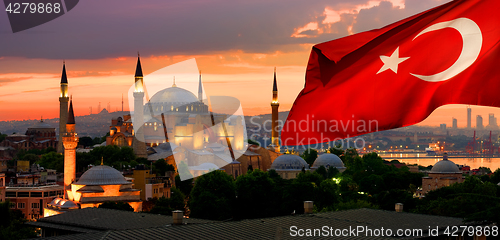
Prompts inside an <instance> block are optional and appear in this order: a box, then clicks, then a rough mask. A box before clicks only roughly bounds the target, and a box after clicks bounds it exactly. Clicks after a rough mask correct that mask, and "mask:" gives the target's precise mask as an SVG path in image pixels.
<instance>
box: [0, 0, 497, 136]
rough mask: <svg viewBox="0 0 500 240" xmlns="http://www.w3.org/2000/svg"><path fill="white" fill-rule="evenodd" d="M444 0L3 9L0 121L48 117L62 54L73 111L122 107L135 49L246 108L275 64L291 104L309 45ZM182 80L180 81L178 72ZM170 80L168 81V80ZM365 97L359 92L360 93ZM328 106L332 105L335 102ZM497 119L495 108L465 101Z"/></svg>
mask: <svg viewBox="0 0 500 240" xmlns="http://www.w3.org/2000/svg"><path fill="white" fill-rule="evenodd" d="M445 2H448V0H391V1H379V0H371V1H366V0H329V1H322V0H321V1H304V0H300V1H299V0H286V1H285V0H280V1H275V0H272V1H269V0H252V1H229V0H214V1H201V0H194V1H165V0H147V1H137V0H106V1H100V0H82V1H80V2H79V4H78V5H77V6H76V7H75V8H74V9H72V10H71V11H69V12H67V13H66V14H65V15H63V16H61V17H59V18H57V19H55V20H53V21H50V22H48V23H45V24H43V25H41V26H38V27H35V28H32V29H29V30H25V31H22V32H18V33H12V31H11V28H10V25H9V20H8V17H7V14H6V12H5V11H0V43H1V44H0V121H5V120H22V119H39V118H40V117H41V116H43V118H55V117H58V114H59V102H58V97H59V81H60V76H61V70H62V62H63V60H65V61H66V67H67V71H68V82H69V93H70V94H71V95H73V99H74V107H75V114H76V115H87V114H89V112H90V107H92V109H93V113H96V111H97V106H98V104H99V102H101V107H102V108H106V107H107V105H108V103H109V104H110V105H111V111H115V110H117V109H121V97H122V94H123V95H124V96H125V102H126V104H125V110H128V104H127V92H128V89H129V88H130V86H131V85H132V84H133V82H134V77H133V75H134V71H135V64H136V60H137V52H138V51H139V52H140V54H141V61H142V66H143V72H144V74H145V81H146V82H147V81H148V79H147V77H148V74H150V73H153V72H155V71H157V70H159V69H162V68H164V67H166V66H169V65H172V64H175V63H179V62H182V61H184V60H189V59H192V58H194V59H195V60H196V63H197V67H198V69H199V70H201V72H202V78H203V83H204V88H205V90H206V92H207V93H208V95H224V96H233V97H236V98H238V99H239V100H240V101H241V105H242V107H243V110H244V114H245V115H257V114H265V113H270V111H271V109H270V105H269V103H270V101H271V96H272V92H271V91H272V78H273V69H274V67H276V68H277V76H278V88H279V102H280V111H286V110H289V109H290V108H291V106H292V104H293V101H294V100H295V98H296V96H297V94H298V93H299V92H300V90H301V89H302V87H303V85H304V74H305V68H306V64H307V61H308V57H309V53H310V51H311V47H312V46H313V45H314V44H317V43H321V42H325V41H329V40H333V39H336V38H339V37H344V36H348V35H350V34H355V33H359V32H362V31H366V30H370V29H375V28H380V27H383V26H385V25H387V24H390V23H392V22H395V21H398V20H400V19H403V18H405V17H408V16H411V15H413V14H416V13H418V12H421V11H424V10H427V9H429V8H432V7H435V6H438V5H441V4H443V3H445ZM180 81H181V80H180ZM171 84H172V79H165V85H166V87H168V86H170V85H171ZM360 97H362V96H360ZM332 110H334V107H333V103H332ZM488 113H495V115H496V116H498V117H500V109H499V108H490V107H475V106H473V107H472V115H473V119H472V120H473V121H472V125H473V126H474V125H475V119H476V115H478V114H481V115H483V119H484V120H483V121H484V124H485V125H487V124H488V122H487V119H488ZM452 117H455V118H457V119H458V125H459V127H465V125H466V106H465V105H453V106H445V107H441V108H439V109H438V110H436V111H435V112H434V113H433V114H432V115H431V116H430V117H429V118H428V119H427V120H425V121H424V122H422V123H420V124H421V125H438V124H440V123H446V124H448V125H449V126H451V121H452V120H451V118H452Z"/></svg>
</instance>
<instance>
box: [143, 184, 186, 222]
mask: <svg viewBox="0 0 500 240" xmlns="http://www.w3.org/2000/svg"><path fill="white" fill-rule="evenodd" d="M171 191H172V194H171V197H170V198H165V197H161V198H159V199H158V200H156V202H155V205H154V207H153V208H152V209H151V211H150V213H154V214H162V215H172V211H174V210H182V211H184V207H185V206H184V205H185V204H184V199H185V196H184V194H183V193H182V192H181V191H180V190H179V189H177V188H175V187H173V188H171Z"/></svg>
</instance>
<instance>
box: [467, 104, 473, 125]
mask: <svg viewBox="0 0 500 240" xmlns="http://www.w3.org/2000/svg"><path fill="white" fill-rule="evenodd" d="M471 123H472V109H471V108H470V107H467V128H469V129H470V128H472V124H471Z"/></svg>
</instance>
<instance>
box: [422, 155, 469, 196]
mask: <svg viewBox="0 0 500 240" xmlns="http://www.w3.org/2000/svg"><path fill="white" fill-rule="evenodd" d="M464 179H465V177H463V176H462V171H460V169H459V168H458V166H457V165H456V164H455V163H454V162H452V161H450V160H448V155H447V154H446V153H445V154H444V156H443V160H441V161H439V162H437V163H436V164H435V165H434V167H432V169H431V171H430V172H429V174H428V176H426V177H423V178H422V194H423V195H425V194H426V193H428V192H429V191H432V190H436V189H438V188H442V187H447V186H450V185H452V184H454V183H462V182H463V181H464Z"/></svg>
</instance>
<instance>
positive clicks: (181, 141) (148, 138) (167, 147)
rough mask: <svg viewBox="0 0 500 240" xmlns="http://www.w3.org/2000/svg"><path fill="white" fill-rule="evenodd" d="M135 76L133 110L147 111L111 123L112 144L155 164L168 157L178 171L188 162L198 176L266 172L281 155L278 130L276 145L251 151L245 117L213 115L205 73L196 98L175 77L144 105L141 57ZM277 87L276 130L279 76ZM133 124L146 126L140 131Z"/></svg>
mask: <svg viewBox="0 0 500 240" xmlns="http://www.w3.org/2000/svg"><path fill="white" fill-rule="evenodd" d="M134 78H135V82H134V83H135V85H134V93H133V96H134V109H142V111H134V115H133V116H131V115H125V116H123V117H119V118H116V119H112V121H111V126H110V130H109V133H110V134H109V135H110V136H109V137H107V139H106V144H107V145H118V146H129V147H132V148H133V149H134V153H135V154H136V155H137V156H138V157H145V158H147V159H148V160H150V161H156V160H158V159H165V160H166V161H167V163H168V164H171V165H173V166H175V167H176V169H177V165H178V164H179V163H180V162H185V163H186V165H187V166H188V169H189V172H190V173H191V175H193V177H196V176H199V175H201V174H203V173H206V172H208V171H210V170H213V169H223V170H225V171H226V172H228V173H229V174H231V175H233V176H238V175H241V174H244V173H246V171H247V170H248V169H249V168H252V169H256V168H259V169H262V170H267V169H269V167H270V166H271V163H272V161H273V160H274V159H275V158H276V157H278V156H279V155H281V153H280V151H279V150H280V148H279V136H278V132H277V131H274V132H273V136H274V137H273V144H272V145H271V146H269V147H268V148H260V147H250V148H249V146H248V143H247V141H246V131H245V127H244V119H243V116H228V115H225V114H220V113H213V112H210V111H209V107H208V106H207V105H206V104H205V102H206V100H204V99H203V88H202V82H201V73H200V75H199V82H198V93H197V95H195V94H193V93H192V92H190V91H189V90H187V89H184V88H181V87H178V86H177V85H176V83H175V78H174V82H173V84H172V86H171V87H168V88H165V89H163V90H161V91H158V92H156V93H155V94H154V95H153V96H152V97H151V98H150V99H149V101H148V102H147V103H145V104H144V102H143V101H144V100H143V99H144V76H143V73H142V65H141V60H140V57H138V58H137V65H136V69H135V76H134ZM273 84H274V85H273V101H272V103H271V106H272V109H273V126H276V125H277V124H278V106H279V103H278V97H277V95H278V91H277V83H276V72H275V73H274V83H273ZM134 124H135V125H138V126H142V127H140V128H138V129H136V128H134V126H133V125H134ZM273 129H275V128H273ZM137 139H141V141H138V140H137Z"/></svg>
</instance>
